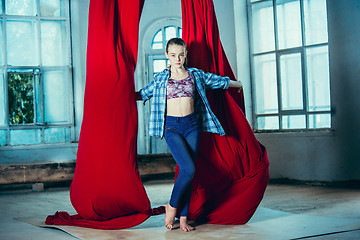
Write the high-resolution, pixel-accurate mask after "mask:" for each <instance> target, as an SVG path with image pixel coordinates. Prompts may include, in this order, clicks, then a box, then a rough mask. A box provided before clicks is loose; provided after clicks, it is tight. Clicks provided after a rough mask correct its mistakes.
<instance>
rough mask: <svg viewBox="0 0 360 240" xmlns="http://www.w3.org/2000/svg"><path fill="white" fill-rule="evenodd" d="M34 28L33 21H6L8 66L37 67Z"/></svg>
mask: <svg viewBox="0 0 360 240" xmlns="http://www.w3.org/2000/svg"><path fill="white" fill-rule="evenodd" d="M36 26H37V25H36V23H35V22H33V21H6V39H7V46H6V49H7V57H8V59H7V61H8V64H9V65H15V66H16V65H20V66H21V65H23V66H34V65H39V60H38V50H37V49H38V44H37V40H36V39H37V38H36V32H37V27H36Z"/></svg>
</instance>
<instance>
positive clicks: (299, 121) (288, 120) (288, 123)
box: [282, 115, 306, 129]
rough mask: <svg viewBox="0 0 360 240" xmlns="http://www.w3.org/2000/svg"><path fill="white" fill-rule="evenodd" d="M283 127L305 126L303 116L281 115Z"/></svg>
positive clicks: (297, 127)
mask: <svg viewBox="0 0 360 240" xmlns="http://www.w3.org/2000/svg"><path fill="white" fill-rule="evenodd" d="M282 128H283V129H302V128H306V122H305V116H303V115H300V116H283V117H282Z"/></svg>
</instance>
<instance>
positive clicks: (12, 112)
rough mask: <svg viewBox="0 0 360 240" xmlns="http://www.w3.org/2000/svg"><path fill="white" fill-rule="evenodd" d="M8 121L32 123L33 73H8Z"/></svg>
mask: <svg viewBox="0 0 360 240" xmlns="http://www.w3.org/2000/svg"><path fill="white" fill-rule="evenodd" d="M8 97H9V123H10V124H26V123H34V74H32V73H11V72H9V73H8Z"/></svg>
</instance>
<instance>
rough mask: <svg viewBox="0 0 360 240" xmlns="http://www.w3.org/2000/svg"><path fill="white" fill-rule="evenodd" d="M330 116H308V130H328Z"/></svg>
mask: <svg viewBox="0 0 360 240" xmlns="http://www.w3.org/2000/svg"><path fill="white" fill-rule="evenodd" d="M330 127H331V116H330V114H311V115H309V128H330Z"/></svg>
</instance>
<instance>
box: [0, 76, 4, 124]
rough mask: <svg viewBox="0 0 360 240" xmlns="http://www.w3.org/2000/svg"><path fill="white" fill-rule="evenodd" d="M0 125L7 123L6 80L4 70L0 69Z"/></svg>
mask: <svg viewBox="0 0 360 240" xmlns="http://www.w3.org/2000/svg"><path fill="white" fill-rule="evenodd" d="M0 125H5V81H4V73H3V71H2V70H0Z"/></svg>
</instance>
